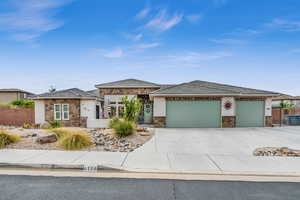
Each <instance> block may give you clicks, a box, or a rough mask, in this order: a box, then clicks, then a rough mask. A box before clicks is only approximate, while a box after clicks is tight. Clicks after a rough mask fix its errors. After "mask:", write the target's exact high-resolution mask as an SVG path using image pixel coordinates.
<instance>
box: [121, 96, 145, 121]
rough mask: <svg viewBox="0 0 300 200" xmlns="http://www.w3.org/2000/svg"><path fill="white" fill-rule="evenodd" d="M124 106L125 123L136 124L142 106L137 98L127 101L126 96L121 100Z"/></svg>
mask: <svg viewBox="0 0 300 200" xmlns="http://www.w3.org/2000/svg"><path fill="white" fill-rule="evenodd" d="M122 103H123V104H124V111H123V117H124V119H125V120H126V121H131V122H136V121H137V120H138V117H139V115H140V112H141V109H142V104H141V102H140V101H139V100H138V98H137V97H133V98H132V99H131V100H129V98H128V96H124V97H123V98H122Z"/></svg>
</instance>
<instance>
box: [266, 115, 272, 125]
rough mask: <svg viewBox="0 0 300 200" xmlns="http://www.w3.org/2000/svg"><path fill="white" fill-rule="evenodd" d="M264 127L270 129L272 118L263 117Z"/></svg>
mask: <svg viewBox="0 0 300 200" xmlns="http://www.w3.org/2000/svg"><path fill="white" fill-rule="evenodd" d="M265 118H266V119H265V126H266V127H272V126H273V117H272V116H266V117H265Z"/></svg>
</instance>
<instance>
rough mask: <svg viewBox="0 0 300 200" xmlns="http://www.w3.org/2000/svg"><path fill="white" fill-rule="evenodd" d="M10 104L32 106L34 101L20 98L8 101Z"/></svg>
mask: <svg viewBox="0 0 300 200" xmlns="http://www.w3.org/2000/svg"><path fill="white" fill-rule="evenodd" d="M10 105H13V106H20V107H25V108H33V107H34V102H33V101H29V100H24V99H21V100H15V101H12V102H11V103H10Z"/></svg>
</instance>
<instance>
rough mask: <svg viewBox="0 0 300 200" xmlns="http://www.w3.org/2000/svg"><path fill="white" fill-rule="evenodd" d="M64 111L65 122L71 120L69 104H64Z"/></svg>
mask: <svg viewBox="0 0 300 200" xmlns="http://www.w3.org/2000/svg"><path fill="white" fill-rule="evenodd" d="M62 108H63V109H62V110H63V112H62V113H63V116H62V118H63V120H69V104H63V105H62Z"/></svg>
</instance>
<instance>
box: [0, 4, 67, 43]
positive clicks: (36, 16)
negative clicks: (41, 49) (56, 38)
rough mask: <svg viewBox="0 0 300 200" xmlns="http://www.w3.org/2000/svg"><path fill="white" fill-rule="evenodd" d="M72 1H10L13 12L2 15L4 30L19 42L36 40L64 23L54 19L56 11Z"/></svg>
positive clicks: (0, 21) (0, 22) (1, 20)
mask: <svg viewBox="0 0 300 200" xmlns="http://www.w3.org/2000/svg"><path fill="white" fill-rule="evenodd" d="M69 2H70V0H43V1H41V0H26V1H25V0H23V1H18V0H9V3H10V6H11V8H12V10H13V11H11V12H6V13H2V14H0V26H1V29H2V30H5V31H8V32H10V33H11V34H12V38H14V39H16V40H18V41H27V40H34V39H35V38H37V37H39V36H41V35H42V34H43V33H46V32H48V31H51V30H54V29H57V28H59V27H61V26H62V25H63V22H61V21H59V20H56V19H55V18H54V14H55V13H54V9H55V8H58V7H60V6H63V5H65V4H67V3H69Z"/></svg>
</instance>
